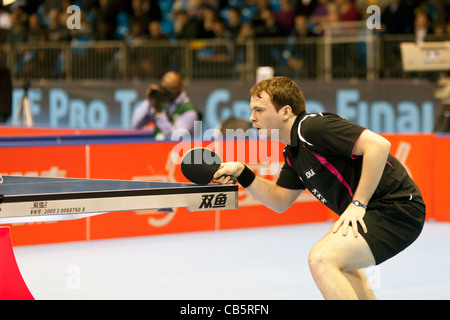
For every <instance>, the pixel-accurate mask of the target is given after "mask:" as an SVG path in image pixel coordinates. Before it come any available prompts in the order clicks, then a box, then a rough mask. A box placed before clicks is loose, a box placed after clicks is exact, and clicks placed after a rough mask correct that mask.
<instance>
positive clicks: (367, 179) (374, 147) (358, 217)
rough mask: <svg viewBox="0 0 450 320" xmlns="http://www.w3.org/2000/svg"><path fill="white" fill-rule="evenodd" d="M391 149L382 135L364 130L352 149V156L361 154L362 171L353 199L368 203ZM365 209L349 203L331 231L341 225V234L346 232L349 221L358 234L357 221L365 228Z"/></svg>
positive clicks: (355, 233)
mask: <svg viewBox="0 0 450 320" xmlns="http://www.w3.org/2000/svg"><path fill="white" fill-rule="evenodd" d="M390 149H391V143H390V142H389V141H388V140H387V139H385V138H384V137H382V136H380V135H378V134H376V133H374V132H372V131H370V130H367V129H366V130H364V131H363V132H362V133H361V135H360V137H359V139H358V141H357V142H356V144H355V147H354V149H353V156H362V157H363V158H362V159H363V160H362V171H361V177H360V180H359V183H358V186H357V188H356V191H355V194H354V196H353V200H358V201H359V202H361V203H362V204H364V205H366V206H367V205H368V203H369V200H370V198H371V197H372V195H373V193H374V192H375V190H376V188H377V186H378V184H379V182H380V179H381V176H382V174H383V171H384V168H385V166H386V160H387V157H388V155H389V150H390ZM365 213H366V209H364V208H363V207H359V206H356V205H354V204H353V203H350V204H349V206H348V207H347V209H346V210H345V211H344V213H342V215H341V217H340V218H339V220H338V221H337V222H336V223H335V225H334V228H333V231H334V232H336V231H337V230H338V229H339V228H340V227H341V225H342V227H343V229H342V232H343V234H344V235H345V234H347V229H348V226H349V224H350V223H351V224H352V226H355V227H353V228H352V229H353V232H354V235H355V236H357V235H358V229H357V228H356V226H357V223H358V222H359V223H360V224H361V226H362V228H363V230H364V232H367V228H366V226H365V224H364V221H363V217H364V215H365Z"/></svg>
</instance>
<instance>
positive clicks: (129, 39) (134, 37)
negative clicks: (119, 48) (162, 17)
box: [124, 19, 148, 45]
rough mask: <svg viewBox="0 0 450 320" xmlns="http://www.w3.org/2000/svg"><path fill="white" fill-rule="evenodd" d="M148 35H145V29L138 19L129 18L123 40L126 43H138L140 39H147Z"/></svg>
mask: <svg viewBox="0 0 450 320" xmlns="http://www.w3.org/2000/svg"><path fill="white" fill-rule="evenodd" d="M147 39H148V37H147V36H146V35H145V29H144V28H143V26H142V23H141V22H140V21H136V20H134V19H133V20H131V23H130V28H129V30H128V33H127V35H126V36H125V38H124V40H125V42H126V43H127V44H128V45H138V44H139V43H141V42H142V41H145V40H147Z"/></svg>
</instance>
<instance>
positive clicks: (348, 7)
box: [336, 0, 361, 21]
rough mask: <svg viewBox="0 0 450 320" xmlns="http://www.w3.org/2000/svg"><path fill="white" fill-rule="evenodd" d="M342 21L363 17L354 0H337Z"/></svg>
mask: <svg viewBox="0 0 450 320" xmlns="http://www.w3.org/2000/svg"><path fill="white" fill-rule="evenodd" d="M336 5H337V8H338V12H339V16H340V20H341V21H357V20H359V19H360V18H361V16H360V14H359V12H358V8H357V7H356V4H355V2H354V1H353V0H336Z"/></svg>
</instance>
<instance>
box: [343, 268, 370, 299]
mask: <svg viewBox="0 0 450 320" xmlns="http://www.w3.org/2000/svg"><path fill="white" fill-rule="evenodd" d="M344 275H345V277H346V278H347V280H348V281H349V282H350V284H351V285H352V287H353V289H355V292H356V295H357V296H358V299H359V300H375V299H376V298H377V297H376V296H375V293H374V292H373V290H372V287H371V285H370V282H369V280H368V279H367V276H366V274H365V273H364V272H363V271H362V270H361V269H358V270H352V271H346V272H344Z"/></svg>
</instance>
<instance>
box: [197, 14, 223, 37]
mask: <svg viewBox="0 0 450 320" xmlns="http://www.w3.org/2000/svg"><path fill="white" fill-rule="evenodd" d="M199 14H202V15H203V16H201V17H198V16H196V19H198V21H200V24H199V29H198V34H197V37H198V38H202V39H209V38H213V37H214V31H213V23H214V21H216V20H217V18H218V15H217V13H216V12H215V11H214V9H213V8H212V7H204V9H203V10H202V11H201V12H199Z"/></svg>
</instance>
